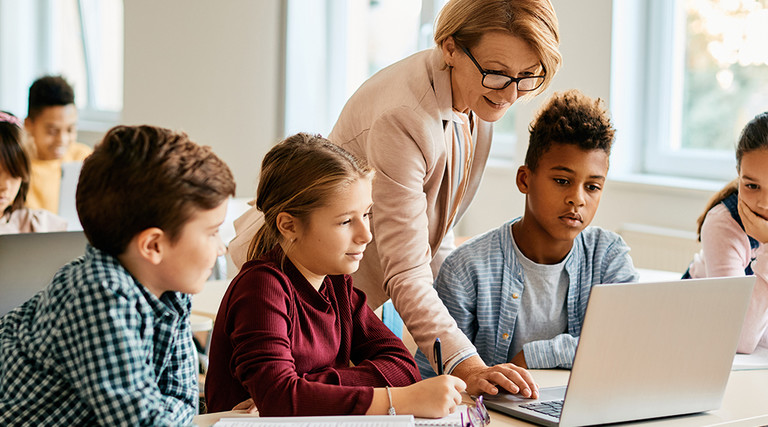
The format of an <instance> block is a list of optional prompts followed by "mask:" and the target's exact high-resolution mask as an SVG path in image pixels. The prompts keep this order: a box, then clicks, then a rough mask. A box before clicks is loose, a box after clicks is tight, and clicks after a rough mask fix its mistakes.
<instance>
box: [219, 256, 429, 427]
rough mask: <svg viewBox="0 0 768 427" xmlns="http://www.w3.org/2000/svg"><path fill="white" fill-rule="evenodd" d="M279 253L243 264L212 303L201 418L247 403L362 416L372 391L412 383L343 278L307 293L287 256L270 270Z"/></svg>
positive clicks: (403, 354) (275, 410)
mask: <svg viewBox="0 0 768 427" xmlns="http://www.w3.org/2000/svg"><path fill="white" fill-rule="evenodd" d="M282 254H283V252H282V251H281V250H280V248H279V247H277V248H276V249H275V250H273V251H272V252H270V253H269V254H267V255H265V256H264V257H263V258H262V259H260V260H256V261H250V262H247V263H246V264H244V265H243V267H242V269H241V270H240V273H239V274H238V275H237V277H235V278H234V279H233V280H232V283H231V284H230V285H229V289H227V292H226V294H225V295H224V298H223V300H222V301H221V306H220V307H219V312H218V314H217V316H216V322H215V325H214V328H213V336H212V339H211V349H210V365H209V369H208V374H207V377H206V380H205V397H206V403H207V406H208V411H209V412H218V411H228V410H231V409H232V407H234V406H235V405H236V404H238V403H240V402H242V401H244V400H246V399H248V398H249V397H252V398H253V400H254V402H255V403H256V406H257V408H258V409H259V414H260V415H261V416H289V415H339V414H364V413H365V411H367V410H368V408H369V407H370V405H371V400H372V398H373V388H374V387H383V386H387V385H389V386H406V385H409V384H413V383H414V382H416V381H418V380H420V379H421V377H420V376H419V371H418V368H417V367H416V364H415V362H414V360H413V357H411V354H410V353H409V352H408V350H407V349H406V348H405V346H404V345H403V342H402V341H401V340H400V339H399V338H397V337H396V336H395V335H394V334H393V333H392V332H391V331H390V330H389V329H387V327H386V326H384V324H383V323H382V322H381V321H380V320H379V318H378V317H376V315H375V314H374V313H373V311H371V309H370V308H369V307H368V305H367V304H366V298H365V294H364V293H363V292H361V291H360V290H358V289H355V288H353V287H352V278H351V277H350V276H348V275H339V276H327V277H326V278H325V281H324V282H323V285H322V286H321V287H320V290H319V291H316V290H315V289H314V288H313V287H312V285H311V284H310V283H309V282H308V281H307V280H306V279H305V278H304V276H302V275H301V273H300V272H299V271H298V270H297V269H296V267H295V266H294V265H293V264H292V263H291V262H290V260H289V259H288V258H285V261H284V263H283V267H284V268H280V266H281V261H280V260H281V258H282ZM350 361H351V362H352V364H354V366H352V367H350Z"/></svg>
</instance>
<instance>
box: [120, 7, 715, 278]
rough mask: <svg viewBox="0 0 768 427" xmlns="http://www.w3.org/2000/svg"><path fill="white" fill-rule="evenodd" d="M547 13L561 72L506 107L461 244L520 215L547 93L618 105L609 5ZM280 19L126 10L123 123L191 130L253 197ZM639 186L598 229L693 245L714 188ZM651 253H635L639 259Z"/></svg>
mask: <svg viewBox="0 0 768 427" xmlns="http://www.w3.org/2000/svg"><path fill="white" fill-rule="evenodd" d="M625 1H627V0H625ZM629 1H641V0H629ZM553 3H554V5H555V9H556V11H557V15H558V17H559V20H560V34H561V51H562V54H563V59H564V62H563V66H562V68H561V70H560V72H559V73H558V75H557V77H556V78H555V80H554V82H553V85H552V87H551V88H550V89H549V90H548V91H547V92H546V93H545V94H544V95H542V96H539V97H538V98H536V99H534V100H532V101H530V102H528V103H519V104H516V105H515V106H513V107H512V108H514V109H515V114H516V122H517V128H518V141H521V142H520V143H519V144H518V147H517V149H516V155H517V157H516V160H515V161H513V162H506V163H499V162H492V163H491V164H489V166H488V169H487V173H486V175H485V177H484V180H483V183H482V185H481V188H480V191H479V194H478V195H477V197H476V199H475V201H474V203H473V205H472V206H471V208H470V210H469V211H468V213H467V215H466V216H465V217H464V219H463V220H462V222H461V223H460V224H459V228H458V233H457V234H461V235H474V234H477V233H480V232H483V231H486V230H488V229H490V228H494V227H496V226H498V225H499V224H501V223H502V222H504V221H505V220H507V219H509V218H512V217H516V216H519V215H521V214H522V212H523V203H524V200H523V198H522V196H521V195H520V194H519V193H518V192H517V189H516V187H515V186H514V177H515V171H516V169H517V167H518V166H519V163H520V162H522V159H523V158H524V154H525V150H526V147H527V139H528V134H527V126H528V123H529V122H530V121H531V119H532V118H533V116H534V113H535V111H536V110H537V109H538V108H539V106H540V105H541V103H542V102H543V101H544V100H545V99H546V98H547V97H548V96H549V95H551V93H552V92H554V91H558V90H564V89H569V88H579V89H581V90H582V91H583V92H585V93H586V94H587V95H589V96H593V97H600V98H603V99H604V100H606V102H608V103H609V104H610V103H611V102H612V99H611V96H617V97H620V96H622V95H624V96H626V93H619V94H618V95H613V94H611V75H610V71H611V26H612V1H611V0H580V1H578V2H574V1H572V0H554V1H553ZM284 9H285V2H284V1H256V2H254V1H249V0H228V1H227V2H215V3H211V2H207V1H204V0H165V1H163V2H156V1H152V0H131V1H130V2H125V106H124V112H123V118H124V122H126V123H129V124H137V123H152V124H157V125H163V126H168V127H172V128H178V129H183V130H185V131H187V132H188V133H189V134H190V135H191V136H192V137H193V139H195V140H197V141H199V142H203V143H206V144H209V145H211V146H212V147H213V148H214V150H215V151H216V152H217V153H218V154H219V155H220V156H222V158H224V160H225V161H226V162H227V163H228V164H229V165H230V166H231V168H232V170H233V172H234V174H235V178H236V180H237V183H238V196H241V197H250V196H252V195H253V194H254V192H255V180H256V175H257V173H258V169H259V162H260V159H261V157H262V156H263V155H264V153H265V152H266V151H267V150H268V149H269V148H270V147H271V145H272V144H273V143H274V142H276V141H277V140H278V139H280V137H281V136H282V135H281V133H282V123H283V114H282V110H283V100H282V95H283V93H282V86H283V77H282V76H283V74H284V73H283V65H282V62H283V57H282V54H281V50H282V47H281V46H282V44H283V43H284V41H283V28H282V26H283V22H284V20H283V14H284V13H285V12H284ZM629 150H630V148H629V147H623V146H622V128H619V129H618V132H617V140H616V143H615V145H614V153H613V155H612V158H613V159H614V164H623V163H631V161H630V162H619V161H618V160H617V159H620V158H621V156H624V158H626V157H631V156H632V154H631V152H630V151H629ZM613 172H616V171H615V170H614V171H612V173H613ZM645 181H646V182H638V180H637V177H627V176H626V174H615V176H612V177H611V179H610V180H609V182H608V184H607V185H606V188H605V191H604V195H603V199H602V202H601V206H600V209H599V211H598V214H597V216H596V218H595V221H594V224H595V225H600V226H603V227H605V228H608V229H611V230H614V231H621V230H622V229H623V228H624V225H625V224H630V225H637V224H640V225H643V226H649V227H652V228H656V229H658V230H661V232H662V233H665V231H664V230H675V231H682V232H683V233H688V236H689V237H690V233H692V232H693V230H695V220H696V218H697V216H698V215H699V213H700V211H701V209H702V208H703V206H704V205H705V203H706V200H707V199H708V197H709V195H710V194H711V193H712V191H713V190H714V189H715V188H716V187H717V186H718V185H719V183H714V184H713V183H701V182H693V181H682V180H678V179H672V178H667V177H657V178H655V179H650V180H645ZM659 244H660V245H661V244H662V243H659ZM653 249H654V248H653V247H652V245H651V247H649V248H639V247H638V248H637V249H636V252H639V251H645V252H647V251H649V250H650V251H653ZM686 257H688V254H683V255H682V258H683V259H685V258H686ZM680 263H681V261H678V262H677V263H676V264H675V265H676V267H674V269H675V270H677V269H678V267H677V266H678V265H680ZM651 264H653V263H651ZM642 266H643V267H648V268H654V267H659V266H658V265H642ZM683 267H684V265H683ZM665 268H667V269H669V267H665Z"/></svg>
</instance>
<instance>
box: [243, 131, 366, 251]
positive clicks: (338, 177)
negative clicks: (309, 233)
mask: <svg viewBox="0 0 768 427" xmlns="http://www.w3.org/2000/svg"><path fill="white" fill-rule="evenodd" d="M372 175H373V170H372V169H371V168H370V167H369V166H368V165H367V164H366V163H365V162H363V161H361V160H359V159H357V158H356V157H354V156H353V155H352V154H350V153H348V152H347V151H345V150H344V149H342V148H341V147H339V146H337V145H335V144H333V143H331V142H330V141H328V140H327V139H325V138H322V137H321V136H319V135H310V134H306V133H298V134H296V135H293V136H291V137H288V138H286V139H285V140H283V141H281V142H280V143H278V144H277V145H275V146H274V147H272V149H271V150H269V152H268V153H267V154H266V156H264V160H263V161H262V163H261V174H260V177H259V185H258V188H257V190H256V208H257V209H258V210H259V211H261V212H262V213H263V214H264V225H263V226H262V227H261V228H260V229H259V230H258V231H257V232H256V235H255V236H253V240H251V244H250V245H249V247H248V260H254V259H257V258H259V257H261V256H262V255H264V254H265V253H267V252H269V251H270V250H272V248H274V247H275V245H277V244H278V243H280V242H281V238H282V236H281V234H280V232H279V231H278V229H277V215H278V214H279V213H280V212H286V213H288V214H290V215H292V216H293V217H295V218H297V219H298V220H300V221H302V220H305V219H306V218H307V217H308V216H309V214H310V213H311V212H312V211H313V210H315V209H317V208H319V207H323V206H327V205H328V204H329V203H330V202H331V199H332V197H333V196H334V195H335V194H338V192H339V191H340V190H341V189H343V188H344V187H345V186H347V185H349V184H351V183H353V182H355V181H357V180H358V179H360V178H371V177H372Z"/></svg>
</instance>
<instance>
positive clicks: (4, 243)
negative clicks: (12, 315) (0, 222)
mask: <svg viewBox="0 0 768 427" xmlns="http://www.w3.org/2000/svg"><path fill="white" fill-rule="evenodd" d="M87 242H88V240H87V239H86V238H85V235H84V234H83V232H82V231H62V232H56V233H23V234H3V235H0V316H3V315H5V314H6V313H8V312H9V311H11V310H12V309H13V308H15V307H17V306H19V305H21V304H22V303H24V301H26V300H28V299H30V298H31V297H33V296H34V295H35V294H36V293H38V292H39V291H40V290H42V289H43V288H45V287H46V286H47V285H48V283H50V282H51V279H53V275H54V274H55V273H56V272H57V271H58V270H59V268H61V267H62V266H63V265H64V264H67V263H68V262H70V261H72V260H73V259H75V258H77V257H79V256H81V255H83V254H85V245H86V243H87Z"/></svg>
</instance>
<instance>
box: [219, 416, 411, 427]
mask: <svg viewBox="0 0 768 427" xmlns="http://www.w3.org/2000/svg"><path fill="white" fill-rule="evenodd" d="M251 426H253V427H287V426H290V427H336V426H340V427H357V426H360V427H414V424H413V415H341V416H332V417H263V418H260V417H248V418H222V419H220V420H219V421H218V422H217V423H216V424H214V427H251Z"/></svg>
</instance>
